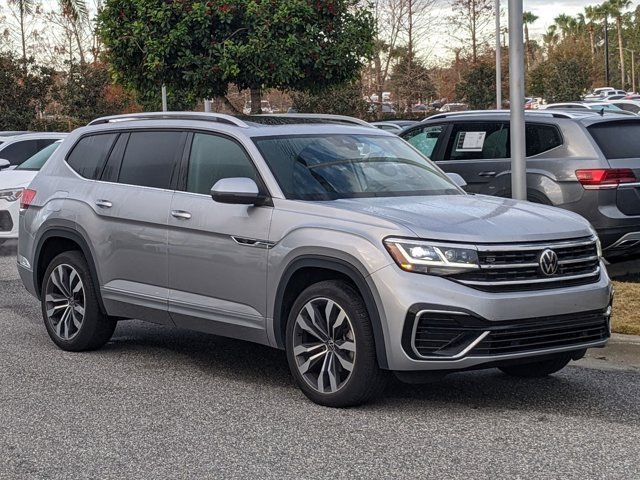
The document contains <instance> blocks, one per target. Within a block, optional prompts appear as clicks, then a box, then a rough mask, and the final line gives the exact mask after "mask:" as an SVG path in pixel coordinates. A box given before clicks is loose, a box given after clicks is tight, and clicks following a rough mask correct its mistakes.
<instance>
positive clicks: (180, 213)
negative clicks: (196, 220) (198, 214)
mask: <svg viewBox="0 0 640 480" xmlns="http://www.w3.org/2000/svg"><path fill="white" fill-rule="evenodd" d="M171 216H172V217H174V218H177V219H179V220H189V219H191V214H190V213H189V212H185V211H184V210H171Z"/></svg>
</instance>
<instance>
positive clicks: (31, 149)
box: [0, 140, 55, 165]
mask: <svg viewBox="0 0 640 480" xmlns="http://www.w3.org/2000/svg"><path fill="white" fill-rule="evenodd" d="M39 142H41V141H39V140H25V141H24V142H16V143H12V144H11V145H8V146H7V147H6V148H5V149H4V150H2V151H1V152H0V158H4V159H5V160H9V162H10V163H11V165H21V164H22V162H24V161H25V160H27V159H28V158H31V157H33V156H34V155H35V154H36V153H38V150H41V149H42V148H44V147H46V146H47V145H49V144H51V143H53V142H55V140H51V141H50V142H49V143H47V144H44V145H42V146H41V147H40V146H39V144H38V143H39Z"/></svg>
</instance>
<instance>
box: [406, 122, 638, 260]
mask: <svg viewBox="0 0 640 480" xmlns="http://www.w3.org/2000/svg"><path fill="white" fill-rule="evenodd" d="M400 136H401V137H402V138H404V139H405V140H407V141H408V142H409V143H410V144H412V145H413V146H414V147H416V148H417V149H418V150H420V151H421V153H423V154H424V155H426V156H427V157H429V158H431V159H432V160H434V161H435V162H436V163H437V164H438V166H440V167H441V168H442V169H443V170H444V171H445V172H451V173H457V174H459V175H461V176H462V177H463V178H464V180H465V181H466V182H467V186H466V187H465V188H466V190H467V191H468V192H470V193H481V194H485V195H493V196H498V197H510V196H511V161H510V151H509V150H510V149H509V112H508V111H495V110H494V111H476V112H457V113H450V114H445V115H436V116H433V117H430V118H429V119H428V120H425V121H423V122H422V123H421V124H420V125H418V126H415V127H411V128H408V129H406V130H405V131H404V132H402V133H401V134H400ZM526 137H527V141H526V142H527V185H528V199H529V200H530V201H532V202H536V203H542V204H546V205H553V206H556V207H561V208H564V209H567V210H571V211H573V212H576V213H579V214H580V215H582V216H583V217H585V218H586V219H587V220H589V221H590V222H591V224H592V225H593V226H594V228H595V229H596V231H597V232H598V235H599V237H600V240H601V241H602V245H603V248H604V255H605V257H606V258H607V259H610V260H611V259H616V258H623V257H627V256H629V255H637V254H640V118H637V117H623V116H620V115H613V114H611V115H609V114H604V115H600V114H598V113H595V112H555V111H554V112H545V111H540V112H527V114H526Z"/></svg>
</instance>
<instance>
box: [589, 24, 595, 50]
mask: <svg viewBox="0 0 640 480" xmlns="http://www.w3.org/2000/svg"><path fill="white" fill-rule="evenodd" d="M589 41H590V42H591V56H592V57H593V58H595V57H596V38H595V32H594V31H593V24H590V25H589Z"/></svg>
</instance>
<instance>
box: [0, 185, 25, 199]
mask: <svg viewBox="0 0 640 480" xmlns="http://www.w3.org/2000/svg"><path fill="white" fill-rule="evenodd" d="M22 190H24V189H23V188H13V189H11V190H0V200H6V201H7V202H15V201H16V200H18V199H19V198H20V197H21V196H22Z"/></svg>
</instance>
